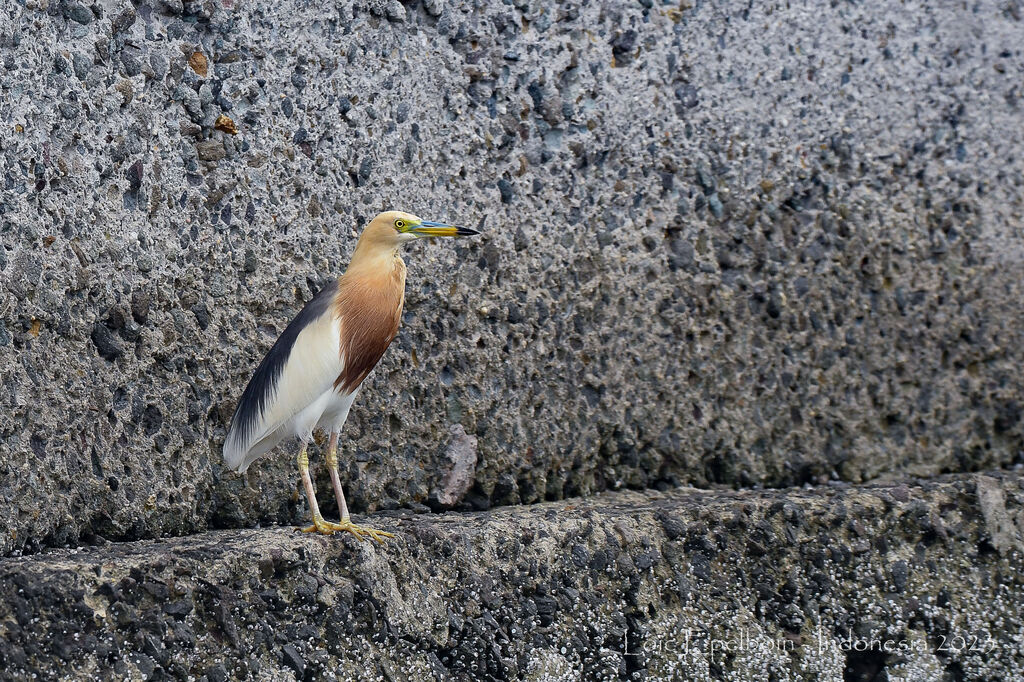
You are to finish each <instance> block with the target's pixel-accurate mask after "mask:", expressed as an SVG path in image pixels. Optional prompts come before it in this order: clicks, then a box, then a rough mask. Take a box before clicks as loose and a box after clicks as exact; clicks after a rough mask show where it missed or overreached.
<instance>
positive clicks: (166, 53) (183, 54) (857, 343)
mask: <svg viewBox="0 0 1024 682" xmlns="http://www.w3.org/2000/svg"><path fill="white" fill-rule="evenodd" d="M1022 44H1024V22H1022V20H1021V10H1020V7H1019V3H1017V2H1009V3H1005V2H1004V3H977V4H975V5H971V6H970V7H969V8H964V7H961V6H959V5H957V6H952V5H945V6H942V7H935V6H932V5H931V4H925V3H913V2H910V3H863V4H857V5H854V4H848V3H841V4H838V5H836V6H834V7H832V6H830V7H823V6H821V5H820V4H819V3H800V2H796V3H788V4H786V5H775V4H770V3H755V4H754V5H749V4H748V3H737V2H726V3H696V4H694V5H690V4H688V3H683V4H682V5H675V4H672V5H663V4H661V3H657V2H636V3H622V2H603V3H602V2H596V3H586V4H582V3H554V2H547V1H541V0H535V1H529V2H527V1H520V0H515V1H514V2H512V3H511V4H505V3H496V2H495V3H484V2H478V3H475V4H469V3H456V2H441V1H431V2H424V3H423V4H417V3H412V4H407V5H402V4H400V3H398V2H395V1H394V0H391V1H390V2H356V3H352V2H345V1H340V2H330V3H326V2H313V3H307V2H297V1H291V0H286V1H283V2H263V1H260V2H227V1H224V2H212V1H211V2H199V1H196V0H187V1H184V0H161V1H159V2H155V1H150V0H145V1H143V2H139V3H138V4H129V3H125V2H115V1H113V0H95V1H91V2H86V1H81V2H79V1H76V2H60V1H58V0H17V1H16V2H6V3H2V6H0V59H2V62H3V63H2V64H0V131H2V132H0V148H2V153H0V164H2V167H0V174H2V177H0V214H2V218H0V245H2V246H0V386H2V387H3V390H2V391H0V449H2V452H3V455H2V456H0V505H2V507H3V509H5V510H7V511H6V513H4V514H0V551H11V550H14V549H17V548H22V547H26V546H28V547H29V548H30V549H31V548H32V547H34V546H36V545H38V544H40V543H41V544H62V543H69V542H76V541H77V540H78V539H79V538H84V539H86V540H90V539H91V538H93V537H95V536H102V537H106V538H114V539H126V538H137V537H145V536H157V535H161V534H183V533H189V532H195V531H199V530H202V529H205V528H208V527H224V526H239V525H251V524H254V523H256V522H258V521H262V522H267V521H277V522H296V521H298V520H299V519H300V518H301V517H302V516H303V515H304V514H305V505H304V503H303V502H302V500H301V498H300V497H299V495H298V488H297V485H296V481H295V476H294V466H293V457H292V456H291V453H288V452H286V451H283V450H282V452H281V454H280V456H279V457H278V458H276V459H275V460H271V461H267V462H263V463H261V464H260V465H259V466H256V467H254V468H253V469H252V471H251V473H250V474H249V475H248V476H247V477H246V478H245V479H243V478H240V477H238V476H236V475H234V474H228V473H225V472H224V471H223V470H222V468H221V465H220V447H221V442H222V439H223V435H224V428H225V423H226V421H227V419H228V418H229V416H230V414H231V410H232V408H233V405H234V400H235V399H236V397H237V396H238V395H239V394H240V392H241V390H242V388H243V387H244V385H245V382H246V380H247V379H248V377H249V375H250V373H251V372H252V370H253V368H254V367H255V365H256V363H257V362H258V360H259V358H260V357H261V355H262V354H263V353H264V352H265V351H266V350H267V348H268V347H269V346H270V344H271V343H272V341H273V339H274V337H275V336H276V335H277V333H279V332H280V331H281V329H282V328H283V327H284V325H285V324H286V322H287V321H288V319H289V318H290V317H291V316H292V315H294V314H295V313H296V312H297V310H298V309H299V307H300V306H301V305H302V303H303V302H304V301H306V300H308V299H309V298H310V297H311V296H312V295H313V293H314V291H315V289H316V288H317V287H318V286H319V283H320V282H321V281H323V280H324V279H325V278H327V277H328V276H330V275H335V274H337V273H339V272H341V271H342V270H343V269H344V266H345V263H346V261H347V258H348V255H349V253H350V252H351V249H352V246H353V244H354V240H355V232H354V230H355V229H357V228H358V227H359V226H360V225H361V224H362V223H363V222H364V221H365V220H366V219H367V218H369V217H370V216H372V215H373V214H375V213H376V212H377V211H378V210H380V209H382V208H389V207H394V208H402V209H406V210H411V211H414V212H416V213H418V214H421V215H424V216H429V217H432V218H438V219H450V220H457V221H462V222H465V223H466V224H468V225H470V226H473V227H478V226H479V227H480V228H481V229H482V230H483V231H484V233H485V236H484V237H483V238H482V239H479V240H477V241H475V242H474V243H472V244H459V245H452V244H450V243H449V244H436V245H430V244H423V245H417V246H416V247H414V248H412V249H410V250H409V253H408V257H407V261H408V263H409V286H408V298H407V300H408V309H407V312H406V315H405V319H404V326H403V329H402V332H401V334H400V336H399V338H398V340H397V342H396V344H395V346H394V347H393V348H392V349H391V351H390V352H389V353H388V354H387V356H386V358H385V360H384V361H383V363H382V365H381V367H380V368H379V369H378V370H377V371H376V373H375V375H374V377H373V378H372V380H371V381H370V382H369V384H368V385H367V386H366V388H365V389H364V391H363V393H362V395H361V399H360V401H359V403H358V404H357V406H356V408H355V409H354V411H353V414H352V417H351V419H350V423H349V425H348V427H347V429H346V431H345V434H344V438H343V462H344V471H343V479H344V480H345V482H346V484H347V486H348V490H349V497H350V499H351V503H352V507H353V509H355V510H356V511H362V510H373V509H388V508H397V507H403V506H404V507H413V508H421V506H422V505H427V506H433V507H440V506H443V505H442V504H441V499H442V495H443V493H444V492H445V491H444V482H445V481H446V479H447V478H448V477H449V475H450V471H449V469H448V468H449V467H450V466H451V464H450V463H451V459H450V458H449V455H448V453H449V451H450V449H451V447H452V444H451V442H450V436H449V434H450V433H451V431H450V429H451V428H452V427H453V426H455V425H461V426H462V427H463V429H464V430H465V432H466V433H467V434H468V435H469V436H472V437H474V438H476V439H477V457H478V461H477V464H476V467H475V469H474V478H473V482H472V486H471V487H470V488H469V489H468V491H467V492H466V494H465V495H464V496H463V497H462V499H461V500H460V501H458V502H457V504H458V505H461V506H463V507H465V508H477V509H479V508H484V507H487V506H489V505H493V504H506V503H517V502H525V503H533V502H537V501H540V500H545V499H549V500H550V499H560V498H562V497H564V496H570V495H581V494H589V493H591V492H593V491H597V490H601V489H606V488H618V487H623V486H625V487H633V488H643V487H650V486H659V485H661V486H665V485H673V484H679V483H690V484H694V485H699V486H703V485H708V484H712V483H723V484H728V485H732V486H742V487H747V486H758V485H769V486H783V485H794V484H802V483H805V482H819V481H826V480H829V479H841V480H847V481H851V482H857V481H863V480H870V479H873V478H875V477H878V476H879V475H882V474H885V473H887V472H893V471H902V472H909V473H913V474H916V475H934V474H937V473H940V472H944V471H970V470H977V469H979V468H986V467H998V466H1004V465H1008V464H1010V463H1012V462H1015V461H1019V459H1020V452H1021V442H1022V423H1021V408H1022V404H1024V402H1022V401H1024V391H1022V387H1024V373H1022V372H1021V371H1020V368H1021V366H1022V364H1024V363H1022V360H1024V339H1022V330H1024V324H1022V322H1024V320H1022V310H1021V308H1022V307H1021V304H1020V301H1021V300H1022V298H1024V297H1022V295H1021V294H1022V291H1021V280H1022V277H1021V276H1022V268H1021V262H1022V254H1024V249H1022V245H1024V237H1022V235H1021V233H1020V229H1021V216H1022V201H1024V200H1022V194H1024V192H1022V164H1024V139H1022V136H1024V126H1022V125H1021V97H1022V94H1024V93H1022V82H1024V81H1022V74H1024V62H1022V55H1021V45H1022ZM197 55H198V56H197ZM221 116H227V117H229V118H230V119H231V120H232V121H233V122H234V124H235V125H236V126H237V129H238V134H237V135H232V134H230V133H229V132H225V129H226V128H227V126H225V125H224V124H223V123H222V124H218V119H219V117H221ZM326 482H327V479H326V477H325V476H324V474H323V472H322V470H321V471H320V479H319V484H320V486H321V490H323V491H324V492H325V493H326V490H327V488H326ZM322 497H323V498H324V501H325V506H326V504H329V496H328V495H326V494H325V495H323V496H322ZM446 499H447V498H446ZM328 511H329V510H328Z"/></svg>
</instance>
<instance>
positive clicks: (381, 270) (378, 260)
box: [345, 242, 405, 279]
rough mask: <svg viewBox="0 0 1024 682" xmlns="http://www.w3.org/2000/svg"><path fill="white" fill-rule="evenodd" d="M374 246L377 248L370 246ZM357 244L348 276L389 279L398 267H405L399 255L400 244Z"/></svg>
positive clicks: (346, 272)
mask: <svg viewBox="0 0 1024 682" xmlns="http://www.w3.org/2000/svg"><path fill="white" fill-rule="evenodd" d="M369 246H373V247H376V248H369ZM369 246H368V245H365V244H363V243H362V242H360V243H359V244H357V245H356V250H355V252H354V253H353V254H352V260H351V261H350V262H349V265H348V270H346V271H345V275H346V277H349V278H359V279H364V278H367V279H376V278H382V279H389V278H391V276H392V275H393V274H394V273H395V271H396V270H397V269H404V266H405V263H403V262H402V258H401V257H400V256H399V255H398V246H397V245H396V246H394V247H393V248H392V247H387V248H381V247H379V246H377V245H369Z"/></svg>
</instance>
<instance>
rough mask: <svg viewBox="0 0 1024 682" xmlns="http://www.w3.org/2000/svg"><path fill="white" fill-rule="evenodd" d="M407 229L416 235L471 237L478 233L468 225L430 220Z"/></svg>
mask: <svg viewBox="0 0 1024 682" xmlns="http://www.w3.org/2000/svg"><path fill="white" fill-rule="evenodd" d="M409 231H410V232H412V233H413V234H415V235H416V236H417V237H472V236H473V235H474V234H480V233H479V232H477V231H476V230H471V229H469V228H468V227H458V226H456V225H446V224H444V223H435V222H433V221H430V220H424V221H423V222H421V223H420V224H419V225H417V226H416V227H414V228H412V229H411V230H409Z"/></svg>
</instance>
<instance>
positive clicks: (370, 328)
mask: <svg viewBox="0 0 1024 682" xmlns="http://www.w3.org/2000/svg"><path fill="white" fill-rule="evenodd" d="M381 236H382V237H383V238H378V236H377V235H374V234H372V233H371V231H370V230H367V231H365V232H364V233H363V236H362V237H361V238H360V240H359V243H358V244H357V245H356V250H355V252H354V253H353V254H352V261H351V263H349V266H348V270H347V271H346V272H345V274H344V275H342V277H341V279H339V280H338V293H337V295H336V296H335V298H334V305H335V313H336V314H337V317H338V319H339V320H340V321H341V326H342V331H343V333H342V335H341V338H342V342H341V348H340V349H339V351H340V353H341V356H342V359H343V362H344V366H345V369H344V370H343V371H342V373H341V374H340V375H339V376H338V378H337V379H336V380H335V382H334V385H335V387H338V388H341V389H342V390H344V391H353V390H355V389H356V388H357V387H358V386H359V384H361V383H362V381H363V379H365V378H366V376H367V375H368V374H369V373H370V370H372V369H373V367H374V365H376V364H377V362H378V361H379V360H380V358H381V356H383V355H384V351H385V350H387V347H388V346H389V345H390V344H391V340H392V339H394V338H395V335H396V334H397V333H398V325H399V322H400V321H401V319H402V304H403V303H404V301H405V263H404V262H402V259H401V258H399V257H398V246H399V243H398V240H397V239H387V236H388V235H381Z"/></svg>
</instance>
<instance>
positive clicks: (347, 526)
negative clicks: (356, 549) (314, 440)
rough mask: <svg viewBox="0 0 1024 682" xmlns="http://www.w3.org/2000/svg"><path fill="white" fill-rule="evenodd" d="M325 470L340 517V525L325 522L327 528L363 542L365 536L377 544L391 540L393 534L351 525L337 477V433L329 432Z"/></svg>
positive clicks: (339, 480) (339, 479)
mask: <svg viewBox="0 0 1024 682" xmlns="http://www.w3.org/2000/svg"><path fill="white" fill-rule="evenodd" d="M327 468H328V469H330V472H331V485H333V486H334V497H335V498H336V499H337V500H338V514H339V515H340V516H341V523H331V522H330V521H326V522H325V523H327V525H328V526H330V527H331V528H332V529H333V530H344V531H348V532H349V533H352V535H355V536H356V537H357V538H359V539H360V540H365V539H366V537H367V536H369V537H371V538H373V539H374V540H376V541H377V542H380V543H383V542H384V538H393V537H395V536H394V535H393V534H391V533H388V532H386V531H383V530H377V529H375V528H367V527H366V526H357V525H356V524H354V523H352V519H351V518H349V515H348V505H347V504H345V491H343V490H342V489H341V478H340V477H339V476H338V432H337V431H331V444H330V446H329V447H328V449H327Z"/></svg>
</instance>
